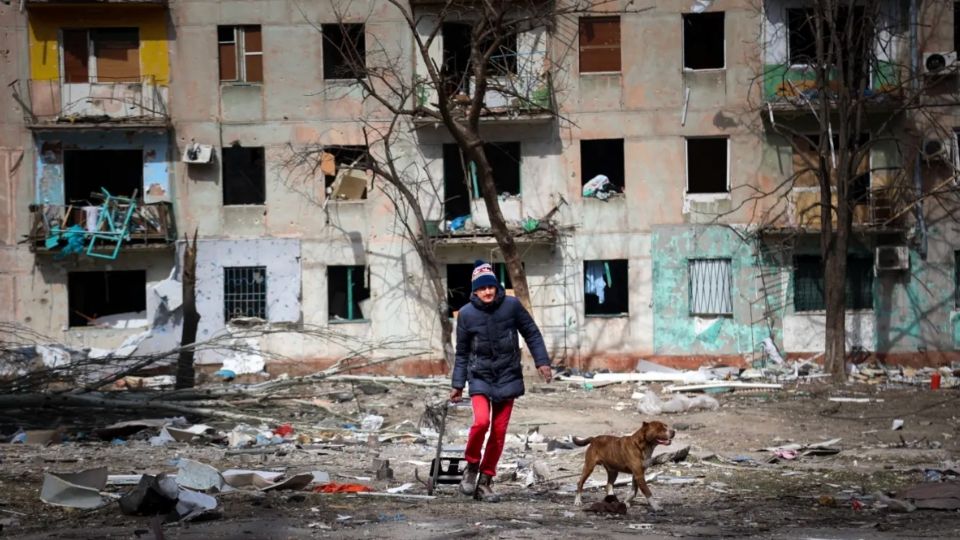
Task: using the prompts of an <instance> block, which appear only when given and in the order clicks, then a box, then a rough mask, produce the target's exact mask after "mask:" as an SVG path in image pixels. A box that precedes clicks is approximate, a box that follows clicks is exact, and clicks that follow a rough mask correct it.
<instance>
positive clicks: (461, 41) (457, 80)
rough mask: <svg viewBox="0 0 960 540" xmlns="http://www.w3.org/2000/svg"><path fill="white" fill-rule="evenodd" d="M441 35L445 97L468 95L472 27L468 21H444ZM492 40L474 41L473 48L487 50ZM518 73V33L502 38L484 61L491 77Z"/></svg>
mask: <svg viewBox="0 0 960 540" xmlns="http://www.w3.org/2000/svg"><path fill="white" fill-rule="evenodd" d="M440 31H441V36H442V38H443V66H442V69H441V71H442V73H441V76H442V77H443V82H444V89H445V90H446V93H447V95H448V96H454V95H457V94H466V95H470V89H471V85H470V80H471V78H472V77H473V73H472V71H473V70H472V69H471V68H470V65H471V62H470V59H471V55H472V53H473V49H474V47H473V38H472V36H471V32H472V31H473V27H472V26H471V25H470V24H468V23H456V22H445V23H443V26H442V27H441V29H440ZM491 43H492V38H491V39H486V40H485V41H483V42H479V43H477V46H476V50H477V53H478V54H482V53H483V52H484V51H486V50H487V49H489V47H490V44H491ZM516 72H517V35H516V34H510V35H506V36H504V37H503V39H502V40H501V42H500V45H499V46H498V47H497V50H496V51H494V52H493V54H491V55H490V58H489V60H488V61H487V70H486V73H487V75H488V76H490V77H499V76H505V75H509V74H515V73H516Z"/></svg>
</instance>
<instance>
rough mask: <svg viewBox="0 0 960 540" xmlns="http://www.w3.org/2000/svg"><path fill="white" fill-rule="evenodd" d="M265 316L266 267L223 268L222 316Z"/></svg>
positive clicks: (226, 318) (229, 319)
mask: <svg viewBox="0 0 960 540" xmlns="http://www.w3.org/2000/svg"><path fill="white" fill-rule="evenodd" d="M241 317H258V318H260V319H266V318H267V267H266V266H233V267H225V268H224V269H223V318H224V320H225V321H227V322H230V321H232V320H233V319H238V318H241Z"/></svg>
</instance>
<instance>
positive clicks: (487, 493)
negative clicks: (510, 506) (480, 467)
mask: <svg viewBox="0 0 960 540" xmlns="http://www.w3.org/2000/svg"><path fill="white" fill-rule="evenodd" d="M473 498H474V499H476V500H478V501H483V502H491V503H495V502H500V496H499V495H497V492H495V491H493V477H491V476H490V475H489V474H481V475H480V480H478V481H477V492H476V493H474V495H473Z"/></svg>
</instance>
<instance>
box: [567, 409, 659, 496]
mask: <svg viewBox="0 0 960 540" xmlns="http://www.w3.org/2000/svg"><path fill="white" fill-rule="evenodd" d="M675 433H676V432H675V431H674V430H672V429H670V428H669V427H668V426H667V425H666V424H664V423H663V422H644V423H643V425H642V426H640V429H638V430H637V431H636V432H634V434H633V435H629V436H627V437H614V436H613V435H601V436H599V437H587V438H586V439H581V438H580V437H574V438H573V444H575V445H577V446H586V445H588V444H589V445H590V447H589V448H587V453H586V456H585V460H584V463H583V474H582V475H581V476H580V483H579V484H577V498H576V499H575V500H574V502H573V504H574V505H576V506H580V505H581V504H583V501H582V500H581V498H580V494H581V493H582V492H583V483H584V482H586V481H587V478H590V475H591V474H593V469H594V468H595V467H596V466H597V465H603V468H604V469H606V470H607V495H613V483H614V482H616V480H617V474H619V473H628V474H631V475H633V495H631V496H630V498H629V499H627V505H628V506H629V505H630V504H631V503H632V502H633V500H634V499H635V498H636V497H637V490H638V489H639V490H640V491H642V492H643V496H644V497H646V498H647V503H648V504H649V505H650V508H652V509H653V510H659V509H660V505H659V504H657V503H656V502H655V501H654V500H653V499H652V494H651V493H650V488H649V487H647V481H646V479H645V478H644V477H643V474H644V470H645V469H646V468H647V467H648V466H650V458H651V456H653V449H654V448H656V446H657V445H658V444H662V445H664V446H669V445H670V443H671V442H673V436H674V434H675Z"/></svg>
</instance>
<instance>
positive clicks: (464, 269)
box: [447, 263, 513, 317]
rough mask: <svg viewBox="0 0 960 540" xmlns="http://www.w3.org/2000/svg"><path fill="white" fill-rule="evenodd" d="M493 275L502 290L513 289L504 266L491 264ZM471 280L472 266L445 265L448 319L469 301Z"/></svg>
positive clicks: (502, 264)
mask: <svg viewBox="0 0 960 540" xmlns="http://www.w3.org/2000/svg"><path fill="white" fill-rule="evenodd" d="M493 273H494V274H496V275H497V279H499V280H500V285H501V286H502V287H503V288H504V289H507V290H510V289H513V282H512V281H511V280H510V273H509V272H507V265H506V264H504V263H493ZM472 278H473V265H472V264H469V263H468V264H448V265H447V313H449V316H450V317H453V312H455V311H458V310H460V308H462V307H463V306H465V305H467V302H469V301H470V294H471V288H472V284H473V282H472Z"/></svg>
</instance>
